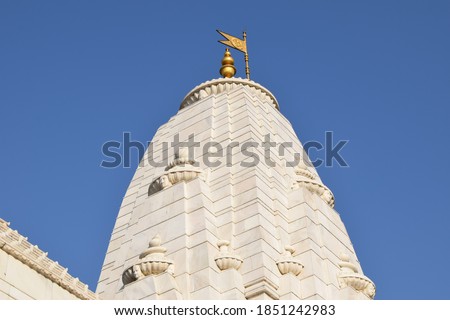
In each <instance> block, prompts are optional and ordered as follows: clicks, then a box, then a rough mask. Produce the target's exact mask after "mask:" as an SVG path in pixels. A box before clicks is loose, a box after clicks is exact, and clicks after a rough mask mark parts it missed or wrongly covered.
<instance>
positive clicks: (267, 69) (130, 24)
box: [0, 0, 450, 299]
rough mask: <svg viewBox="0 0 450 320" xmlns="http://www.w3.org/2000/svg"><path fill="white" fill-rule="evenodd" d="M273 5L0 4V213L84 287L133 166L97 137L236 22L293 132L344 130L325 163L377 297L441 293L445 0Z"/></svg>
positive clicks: (162, 91)
mask: <svg viewBox="0 0 450 320" xmlns="http://www.w3.org/2000/svg"><path fill="white" fill-rule="evenodd" d="M275 3H276V2H274V1H254V2H252V1H245V2H244V1H221V2H212V1H196V2H194V1H178V2H173V1H137V0H136V1H72V2H67V1H64V2H63V1H39V2H38V1H1V2H0V137H1V138H0V139H1V157H0V217H2V218H3V219H5V220H7V221H11V222H12V223H11V226H12V227H13V228H14V229H18V230H19V232H21V233H22V234H23V235H26V236H28V237H29V239H30V241H31V242H32V243H34V244H38V245H39V247H40V248H42V249H43V250H45V251H49V257H50V258H52V259H54V260H57V261H59V262H60V263H61V264H63V265H64V266H66V267H68V268H69V272H71V274H73V275H74V276H77V277H79V278H80V279H81V280H82V281H84V282H86V283H88V284H89V285H90V287H91V288H95V287H96V282H97V279H98V276H99V272H100V268H101V265H102V263H103V259H104V255H105V252H106V248H107V245H108V242H109V237H110V233H111V231H112V228H113V224H114V221H115V218H116V215H117V213H118V209H119V206H120V203H121V199H122V197H123V195H124V193H125V191H126V189H127V186H128V184H129V182H130V180H131V178H132V175H133V173H134V170H135V166H136V165H137V159H136V157H135V159H134V161H133V165H132V168H129V169H124V168H117V169H109V170H108V169H103V168H100V166H99V164H100V162H101V161H102V160H103V159H104V157H103V156H102V153H101V146H102V144H103V143H104V142H105V141H108V140H120V139H121V136H122V132H125V131H128V132H131V134H132V138H133V139H136V140H140V141H146V140H149V139H151V138H152V136H153V135H154V133H155V131H156V129H157V128H158V127H159V126H160V125H161V124H163V123H165V122H166V121H167V120H168V119H169V117H171V116H172V115H174V114H175V113H176V112H177V110H178V106H179V103H180V102H181V100H182V98H183V97H184V95H185V94H186V93H187V92H188V91H190V90H191V89H192V88H193V87H195V86H196V85H198V84H199V83H201V82H204V81H206V80H209V79H212V78H217V77H219V75H218V69H219V66H220V60H221V57H222V55H223V50H224V48H223V46H222V45H220V44H218V43H217V40H219V39H220V36H219V35H218V34H217V33H216V32H215V29H216V28H218V29H222V30H224V31H226V32H229V33H231V34H235V35H240V33H241V31H242V30H243V29H245V30H247V33H248V46H249V52H250V67H251V70H252V78H253V80H255V81H257V82H259V83H261V84H262V85H264V86H265V87H267V88H268V89H269V90H271V91H272V92H273V93H274V94H275V96H276V97H277V99H278V101H279V103H280V106H281V112H282V113H283V114H284V115H285V116H286V117H287V118H288V119H289V120H290V121H291V123H292V125H293V127H294V129H295V131H296V132H297V135H298V136H299V138H300V140H301V141H303V142H305V141H310V140H318V141H323V140H324V135H325V131H333V132H334V134H335V137H336V138H337V139H348V140H350V142H349V143H348V145H347V146H346V147H345V148H344V149H343V151H342V154H343V156H344V157H345V159H346V160H347V161H348V162H349V164H350V167H349V168H340V167H338V166H334V167H332V168H324V167H321V168H318V171H319V174H320V175H321V177H322V180H323V181H324V182H325V183H326V184H327V185H328V186H329V187H330V188H331V189H332V191H333V192H334V194H335V197H336V209H337V210H338V211H339V212H340V214H341V216H342V219H343V221H344V223H345V224H346V226H347V229H348V232H349V234H350V237H351V239H352V242H353V244H354V246H355V249H356V252H357V254H358V257H359V259H360V261H361V264H362V266H363V269H364V271H365V273H366V274H367V275H368V276H369V277H370V278H371V279H373V280H374V282H375V283H376V285H377V298H378V299H450V287H449V286H448V284H449V283H450V272H448V266H449V265H450V257H449V249H448V248H449V246H450V210H449V204H448V201H449V198H450V187H449V181H450V173H449V171H450V170H449V169H448V165H447V164H448V163H449V156H450V148H449V142H448V138H449V133H448V128H449V120H450V111H449V109H450V41H449V39H450V38H449V36H450V2H448V1H425V0H423V1H411V0H409V1H391V0H389V1H386V0H383V1H381V0H379V1H371V2H368V1H359V0H355V1H334V0H330V1H321V0H314V1H311V0H310V1H291V2H288V1H283V2H278V4H275ZM233 54H234V57H235V59H236V61H237V67H238V69H239V71H238V74H239V75H240V76H244V72H243V66H242V65H243V63H242V61H241V60H242V57H241V56H240V55H239V54H238V53H236V52H234V53H233Z"/></svg>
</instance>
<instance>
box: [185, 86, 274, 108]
mask: <svg viewBox="0 0 450 320" xmlns="http://www.w3.org/2000/svg"><path fill="white" fill-rule="evenodd" d="M238 87H245V88H248V89H249V90H250V92H251V93H252V94H253V95H255V96H257V97H259V98H260V99H262V100H266V101H267V102H268V103H269V104H271V105H272V106H273V107H274V108H276V109H277V110H280V107H279V106H278V101H277V99H275V96H274V95H273V94H272V93H271V92H270V91H269V90H267V89H266V88H264V87H263V86H262V85H260V84H258V83H256V82H254V81H251V80H247V79H242V78H223V79H214V80H210V81H207V82H204V83H202V84H200V85H198V86H197V87H195V88H194V89H192V90H191V91H190V92H189V93H188V94H187V95H186V97H184V99H183V101H182V102H181V105H180V110H181V109H183V108H186V107H187V106H190V105H191V104H193V103H194V102H197V101H199V100H202V99H204V98H206V97H209V96H211V95H216V94H220V93H223V92H230V91H231V90H234V89H235V88H238Z"/></svg>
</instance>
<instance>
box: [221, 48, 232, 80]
mask: <svg viewBox="0 0 450 320" xmlns="http://www.w3.org/2000/svg"><path fill="white" fill-rule="evenodd" d="M220 74H221V75H222V77H224V78H231V77H232V76H234V75H235V74H236V67H235V66H234V59H233V57H232V56H231V53H230V50H228V48H226V49H225V54H224V55H223V59H222V67H221V68H220Z"/></svg>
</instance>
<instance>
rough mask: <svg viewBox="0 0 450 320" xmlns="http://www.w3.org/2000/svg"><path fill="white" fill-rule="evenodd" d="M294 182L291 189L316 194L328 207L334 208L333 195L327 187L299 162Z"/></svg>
mask: <svg viewBox="0 0 450 320" xmlns="http://www.w3.org/2000/svg"><path fill="white" fill-rule="evenodd" d="M295 175H296V177H295V181H294V183H293V185H292V189H298V188H300V187H305V188H306V189H307V190H309V191H310V192H312V193H315V194H317V195H318V196H319V197H320V198H322V200H324V201H325V202H326V203H328V205H329V206H330V207H332V208H333V207H334V195H333V193H332V192H331V190H330V189H328V187H327V186H325V185H324V184H323V183H322V182H320V181H319V180H318V179H317V175H316V174H315V173H312V172H310V171H309V170H308V168H307V166H306V165H305V164H304V163H303V161H300V163H299V165H298V166H297V167H296V168H295Z"/></svg>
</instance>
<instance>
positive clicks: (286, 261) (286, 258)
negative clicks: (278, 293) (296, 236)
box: [276, 246, 303, 276]
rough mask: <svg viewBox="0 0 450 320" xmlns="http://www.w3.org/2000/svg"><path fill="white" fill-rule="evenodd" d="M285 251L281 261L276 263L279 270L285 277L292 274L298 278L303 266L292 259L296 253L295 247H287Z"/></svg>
mask: <svg viewBox="0 0 450 320" xmlns="http://www.w3.org/2000/svg"><path fill="white" fill-rule="evenodd" d="M284 250H285V251H284V253H283V255H282V257H281V259H280V260H278V261H277V262H276V263H277V267H278V270H279V271H280V273H281V274H283V275H284V274H288V273H292V274H293V275H295V276H298V275H299V274H300V273H301V272H302V270H303V265H302V264H301V263H300V262H298V261H296V260H295V259H294V258H293V257H292V255H293V254H294V252H295V249H294V247H292V246H285V247H284Z"/></svg>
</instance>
